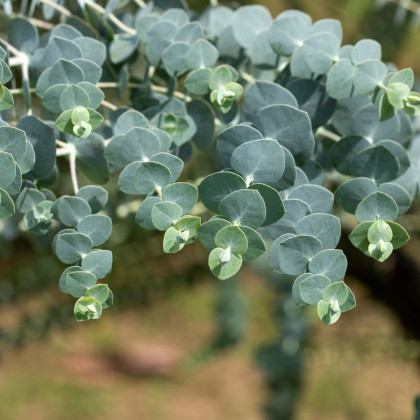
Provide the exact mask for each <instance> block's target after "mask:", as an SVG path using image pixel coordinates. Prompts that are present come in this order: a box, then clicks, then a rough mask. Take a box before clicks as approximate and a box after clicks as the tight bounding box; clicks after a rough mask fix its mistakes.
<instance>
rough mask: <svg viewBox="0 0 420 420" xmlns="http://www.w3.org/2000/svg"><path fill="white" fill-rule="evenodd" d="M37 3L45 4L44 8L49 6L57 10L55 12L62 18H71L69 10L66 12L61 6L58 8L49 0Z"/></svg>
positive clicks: (41, 0)
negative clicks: (62, 16)
mask: <svg viewBox="0 0 420 420" xmlns="http://www.w3.org/2000/svg"><path fill="white" fill-rule="evenodd" d="M39 2H40V3H43V4H45V5H46V6H50V7H51V8H53V9H55V10H57V12H60V13H61V14H62V15H64V16H67V17H70V16H71V12H70V11H69V10H67V9H66V8H65V7H63V6H60V5H59V4H57V3H54V2H53V1H51V0H39Z"/></svg>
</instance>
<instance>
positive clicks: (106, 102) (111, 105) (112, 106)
mask: <svg viewBox="0 0 420 420" xmlns="http://www.w3.org/2000/svg"><path fill="white" fill-rule="evenodd" d="M102 106H104V107H106V108H108V109H110V110H111V111H116V110H117V109H118V107H117V106H116V105H114V104H112V103H111V102H108V101H105V99H104V100H103V101H102Z"/></svg>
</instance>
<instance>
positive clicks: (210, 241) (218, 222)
mask: <svg viewBox="0 0 420 420" xmlns="http://www.w3.org/2000/svg"><path fill="white" fill-rule="evenodd" d="M225 226H230V222H228V221H227V220H225V219H211V220H209V221H208V222H206V223H203V224H202V225H201V226H200V228H199V229H198V231H197V236H198V240H199V241H200V243H201V245H203V247H204V248H205V249H207V251H212V250H213V249H214V248H215V247H216V244H215V243H214V238H215V236H216V234H217V232H219V231H220V230H221V229H222V228H224V227H225Z"/></svg>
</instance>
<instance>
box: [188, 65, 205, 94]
mask: <svg viewBox="0 0 420 420" xmlns="http://www.w3.org/2000/svg"><path fill="white" fill-rule="evenodd" d="M211 73H212V70H211V69H208V68H198V69H197V70H194V71H192V72H191V73H189V74H188V76H187V78H186V80H185V83H184V85H185V88H186V89H187V90H188V91H189V92H191V93H192V94H193V95H200V96H202V95H206V94H207V93H208V91H209V80H210V76H211Z"/></svg>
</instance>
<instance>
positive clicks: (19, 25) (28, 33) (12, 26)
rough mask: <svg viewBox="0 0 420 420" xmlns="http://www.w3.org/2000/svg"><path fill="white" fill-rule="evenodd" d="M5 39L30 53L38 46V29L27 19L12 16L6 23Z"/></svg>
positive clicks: (20, 49)
mask: <svg viewBox="0 0 420 420" xmlns="http://www.w3.org/2000/svg"><path fill="white" fill-rule="evenodd" d="M7 39H8V41H9V42H10V44H12V45H13V46H14V47H16V48H17V49H18V50H19V51H21V52H23V53H25V54H28V55H30V54H32V52H33V51H34V50H35V48H36V47H37V46H38V30H37V28H36V27H35V26H34V25H32V23H30V22H29V20H26V19H22V18H14V19H11V20H10V21H9V22H8V24H7Z"/></svg>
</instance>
